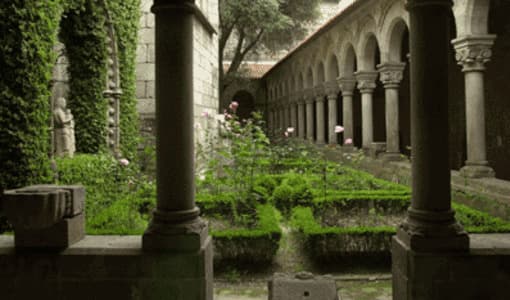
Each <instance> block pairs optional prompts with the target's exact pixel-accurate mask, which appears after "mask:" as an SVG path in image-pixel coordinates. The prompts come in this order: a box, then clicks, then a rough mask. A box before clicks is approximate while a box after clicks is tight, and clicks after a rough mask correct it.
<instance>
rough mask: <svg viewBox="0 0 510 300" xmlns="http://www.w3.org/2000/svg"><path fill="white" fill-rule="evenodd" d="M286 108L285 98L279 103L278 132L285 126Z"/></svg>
mask: <svg viewBox="0 0 510 300" xmlns="http://www.w3.org/2000/svg"><path fill="white" fill-rule="evenodd" d="M284 124H285V108H284V106H283V98H280V99H279V101H278V130H279V131H282V130H283V127H284V126H285V125H284Z"/></svg>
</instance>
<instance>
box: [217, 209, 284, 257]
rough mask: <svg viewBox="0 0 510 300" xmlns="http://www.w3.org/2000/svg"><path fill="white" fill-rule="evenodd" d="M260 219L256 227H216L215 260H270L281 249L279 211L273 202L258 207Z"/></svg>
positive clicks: (257, 213)
mask: <svg viewBox="0 0 510 300" xmlns="http://www.w3.org/2000/svg"><path fill="white" fill-rule="evenodd" d="M256 217H257V222H256V226H255V227H254V228H245V229H230V230H221V231H216V230H215V229H214V228H211V235H212V236H213V238H214V255H215V260H216V261H236V262H238V263H239V262H241V263H243V262H245V263H270V262H271V261H272V260H273V257H274V256H275V255H276V252H277V251H278V247H279V243H280V238H281V235H282V231H281V229H280V224H279V223H280V215H279V213H278V211H277V210H276V209H275V208H274V207H273V206H271V205H269V204H265V205H259V206H257V208H256Z"/></svg>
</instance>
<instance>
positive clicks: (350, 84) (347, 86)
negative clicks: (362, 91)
mask: <svg viewBox="0 0 510 300" xmlns="http://www.w3.org/2000/svg"><path fill="white" fill-rule="evenodd" d="M336 82H337V83H338V87H339V88H340V90H341V91H342V95H343V96H347V95H352V92H353V91H354V88H355V87H356V78H355V77H338V78H337V79H336Z"/></svg>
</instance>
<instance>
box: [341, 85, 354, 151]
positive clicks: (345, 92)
mask: <svg viewBox="0 0 510 300" xmlns="http://www.w3.org/2000/svg"><path fill="white" fill-rule="evenodd" d="M337 82H338V86H339V87H340V90H341V91H342V104H343V107H342V110H343V119H344V122H343V123H344V124H343V126H344V141H343V143H344V147H353V145H354V143H351V144H350V145H346V144H345V141H346V140H348V139H351V140H353V141H354V120H353V114H354V113H353V108H352V95H353V91H354V88H355V87H356V79H355V78H354V77H342V78H338V79H337Z"/></svg>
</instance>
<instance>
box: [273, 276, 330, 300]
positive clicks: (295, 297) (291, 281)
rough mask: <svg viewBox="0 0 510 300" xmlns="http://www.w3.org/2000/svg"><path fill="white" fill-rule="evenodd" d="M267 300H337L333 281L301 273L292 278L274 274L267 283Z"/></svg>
mask: <svg viewBox="0 0 510 300" xmlns="http://www.w3.org/2000/svg"><path fill="white" fill-rule="evenodd" d="M268 290H269V300H301V299H303V300H306V299H309V300H312V299H313V300H338V293H337V289H336V283H335V280H334V279H333V278H332V277H329V276H313V275H312V274H311V273H307V272H301V273H298V274H296V275H294V276H291V275H285V274H280V273H276V274H275V275H274V276H273V278H272V279H271V280H270V281H269V282H268Z"/></svg>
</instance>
